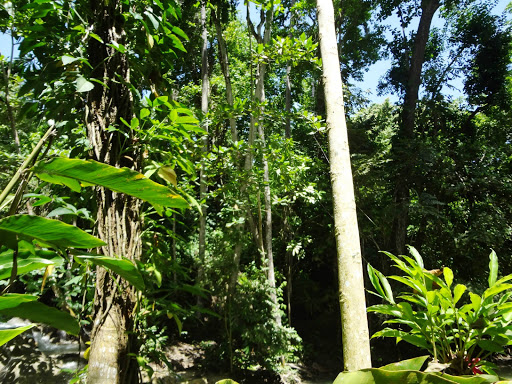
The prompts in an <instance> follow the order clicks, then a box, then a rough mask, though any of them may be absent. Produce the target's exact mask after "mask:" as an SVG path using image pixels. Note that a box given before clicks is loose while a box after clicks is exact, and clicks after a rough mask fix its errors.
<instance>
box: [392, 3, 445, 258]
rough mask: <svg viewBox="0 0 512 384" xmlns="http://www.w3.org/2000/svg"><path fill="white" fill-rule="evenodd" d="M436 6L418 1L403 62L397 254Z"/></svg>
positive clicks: (401, 246) (403, 229)
mask: <svg viewBox="0 0 512 384" xmlns="http://www.w3.org/2000/svg"><path fill="white" fill-rule="evenodd" d="M440 6H441V3H440V1H439V0H425V1H422V2H421V16H420V21H419V24H418V30H417V32H416V35H415V36H414V41H413V48H412V52H411V55H410V59H408V58H407V59H406V60H407V61H406V63H407V68H406V71H407V78H406V83H405V84H404V87H405V94H404V102H403V109H402V116H401V120H402V121H401V124H400V129H399V132H398V135H397V136H396V138H395V143H394V152H395V156H396V158H395V161H396V163H397V164H398V170H399V171H398V172H397V173H396V177H395V192H394V202H395V204H396V207H397V213H396V215H395V217H394V220H393V236H394V244H393V246H394V250H395V252H396V253H398V254H402V253H404V252H405V243H406V237H407V222H408V217H409V204H410V195H409V191H410V189H411V187H412V185H411V182H412V181H411V179H412V173H413V169H414V166H415V164H414V160H411V153H414V144H413V143H414V136H415V135H414V130H415V121H416V104H417V102H418V95H419V89H420V84H421V73H422V67H423V62H424V61H425V49H426V47H427V42H428V39H429V36H430V26H431V24H432V19H433V17H434V14H435V13H436V11H437V10H438V9H439V7H440Z"/></svg>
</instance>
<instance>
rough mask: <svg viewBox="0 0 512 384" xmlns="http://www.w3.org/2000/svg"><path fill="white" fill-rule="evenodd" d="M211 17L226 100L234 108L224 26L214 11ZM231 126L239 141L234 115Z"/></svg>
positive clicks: (230, 120)
mask: <svg viewBox="0 0 512 384" xmlns="http://www.w3.org/2000/svg"><path fill="white" fill-rule="evenodd" d="M211 17H212V20H213V24H214V25H215V32H216V34H217V42H218V45H219V59H220V66H221V69H222V75H223V76H224V82H225V83H226V101H227V102H228V105H229V106H230V107H231V108H232V107H233V105H234V98H233V87H232V86H231V76H230V75H229V58H228V50H227V48H226V40H225V39H224V36H223V35H222V28H221V24H220V20H219V18H218V17H217V13H216V12H215V11H212V13H211ZM229 127H230V128H231V140H232V141H233V142H236V141H238V131H237V128H236V120H235V117H234V116H233V115H231V116H230V117H229Z"/></svg>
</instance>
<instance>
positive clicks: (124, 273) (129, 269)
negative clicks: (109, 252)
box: [75, 254, 144, 290]
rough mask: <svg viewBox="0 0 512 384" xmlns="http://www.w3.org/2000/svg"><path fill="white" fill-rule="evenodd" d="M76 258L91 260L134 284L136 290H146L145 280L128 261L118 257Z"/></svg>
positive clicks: (90, 256)
mask: <svg viewBox="0 0 512 384" xmlns="http://www.w3.org/2000/svg"><path fill="white" fill-rule="evenodd" d="M75 257H76V258H79V259H82V260H89V261H90V262H91V263H93V264H94V265H100V266H102V267H105V268H107V269H110V270H111V271H112V272H115V273H117V274H118V275H119V276H121V277H122V278H123V279H125V280H126V281H128V282H129V283H130V284H132V285H133V286H134V287H135V288H137V289H139V290H143V289H144V280H143V279H142V276H141V274H140V272H139V270H138V269H137V267H136V266H135V265H133V263H132V262H131V261H130V260H128V259H120V258H116V257H109V256H97V255H80V254H78V255H75Z"/></svg>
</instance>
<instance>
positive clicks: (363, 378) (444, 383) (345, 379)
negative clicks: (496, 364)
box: [333, 356, 510, 384]
mask: <svg viewBox="0 0 512 384" xmlns="http://www.w3.org/2000/svg"><path fill="white" fill-rule="evenodd" d="M427 359H428V356H421V357H416V358H414V359H410V360H404V361H400V362H398V363H393V364H389V365H385V366H383V367H380V368H367V369H361V370H359V371H352V372H342V373H340V374H339V375H338V377H337V378H336V380H334V383H333V384H396V383H409V384H455V383H458V384H486V383H496V384H498V383H503V384H505V383H510V382H508V381H503V382H501V381H498V380H499V378H498V377H497V376H495V375H478V376H452V375H447V374H446V373H441V372H421V371H420V369H421V367H422V366H423V365H424V363H425V361H426V360H427Z"/></svg>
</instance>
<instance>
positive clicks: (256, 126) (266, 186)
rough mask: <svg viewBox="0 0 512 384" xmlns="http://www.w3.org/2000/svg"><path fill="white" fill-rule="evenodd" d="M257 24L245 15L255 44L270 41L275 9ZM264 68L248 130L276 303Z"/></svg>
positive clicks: (278, 316)
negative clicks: (257, 164)
mask: <svg viewBox="0 0 512 384" xmlns="http://www.w3.org/2000/svg"><path fill="white" fill-rule="evenodd" d="M260 17H261V18H262V20H260V24H259V25H258V31H257V32H256V30H255V28H254V25H253V24H252V22H251V21H250V16H249V14H248V16H247V20H248V26H249V28H250V30H251V32H252V33H253V35H254V36H255V37H256V39H257V41H258V43H260V44H263V45H266V44H269V43H270V38H271V32H272V21H273V17H274V9H273V7H270V8H269V10H267V11H266V12H265V13H263V12H261V15H260ZM263 25H264V28H265V30H264V32H263V36H261V34H260V33H261V32H260V30H261V27H262V26H263ZM266 70H267V64H266V63H264V62H260V63H259V64H258V71H257V74H258V77H257V80H256V91H255V95H254V101H255V102H256V103H257V111H256V113H254V112H253V113H252V114H251V122H250V129H251V132H250V134H251V133H252V140H253V141H254V136H255V135H256V134H258V136H259V138H260V141H261V146H262V152H263V153H262V155H263V156H262V165H263V197H264V210H265V226H264V229H265V234H264V236H263V239H264V250H263V251H264V255H265V259H266V262H267V280H268V283H269V285H270V287H271V288H272V289H271V294H270V300H272V302H273V303H274V304H275V305H276V306H277V292H276V278H275V271H274V254H273V249H272V195H271V190H270V174H269V167H268V158H267V148H266V141H265V132H264V128H263V127H264V119H263V112H264V103H265V86H264V83H265V74H266ZM250 140H251V138H250ZM245 164H246V170H249V169H251V168H252V156H248V157H247V158H246V163H245ZM274 317H275V320H276V323H277V324H278V325H281V314H280V312H279V311H278V310H277V311H276V312H275V316H274Z"/></svg>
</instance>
